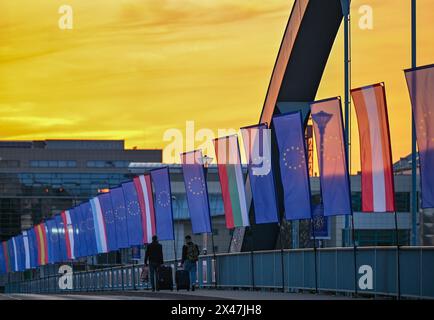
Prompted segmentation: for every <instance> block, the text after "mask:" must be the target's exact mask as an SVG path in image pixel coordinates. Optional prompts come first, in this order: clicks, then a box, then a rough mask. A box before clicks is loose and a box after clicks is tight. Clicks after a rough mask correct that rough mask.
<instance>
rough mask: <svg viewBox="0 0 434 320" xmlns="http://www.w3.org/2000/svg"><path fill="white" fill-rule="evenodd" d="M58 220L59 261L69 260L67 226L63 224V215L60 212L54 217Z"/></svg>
mask: <svg viewBox="0 0 434 320" xmlns="http://www.w3.org/2000/svg"><path fill="white" fill-rule="evenodd" d="M54 221H55V222H56V228H57V231H58V236H59V262H64V261H68V255H67V253H66V252H67V250H66V235H65V226H64V225H63V220H62V216H61V215H60V214H58V215H56V216H55V217H54Z"/></svg>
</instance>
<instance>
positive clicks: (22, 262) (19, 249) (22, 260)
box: [16, 234, 26, 271]
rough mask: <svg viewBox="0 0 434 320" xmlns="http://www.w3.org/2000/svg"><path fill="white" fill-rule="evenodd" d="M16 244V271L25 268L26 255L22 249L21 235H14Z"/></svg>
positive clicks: (22, 240)
mask: <svg viewBox="0 0 434 320" xmlns="http://www.w3.org/2000/svg"><path fill="white" fill-rule="evenodd" d="M16 246H17V258H18V259H17V260H18V271H24V270H26V256H25V251H24V239H23V235H22V234H19V235H17V236H16Z"/></svg>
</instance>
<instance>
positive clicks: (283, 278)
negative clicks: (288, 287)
mask: <svg viewBox="0 0 434 320" xmlns="http://www.w3.org/2000/svg"><path fill="white" fill-rule="evenodd" d="M282 222H283V217H282V219H281V221H280V223H279V229H280V230H279V231H280V263H281V267H282V292H285V261H284V259H283V253H284V252H283V233H282V229H283V228H282V227H283V224H282Z"/></svg>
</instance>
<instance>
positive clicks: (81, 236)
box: [0, 167, 174, 273]
mask: <svg viewBox="0 0 434 320" xmlns="http://www.w3.org/2000/svg"><path fill="white" fill-rule="evenodd" d="M153 190H154V191H155V192H153ZM154 235H157V236H158V238H159V239H160V240H174V230H173V212H172V197H171V189H170V178H169V169H168V167H163V168H158V169H154V170H152V171H150V173H149V174H144V175H139V176H137V177H135V178H134V179H133V180H132V181H128V182H125V183H122V184H121V185H120V186H119V187H115V188H112V189H110V191H109V192H107V193H103V194H100V195H98V196H96V197H94V198H92V199H90V200H89V201H86V202H84V203H81V204H80V205H78V206H75V207H73V208H70V209H69V210H65V211H62V212H61V213H60V214H58V215H55V216H53V217H51V218H50V219H47V220H45V221H44V222H42V223H40V224H38V225H36V226H34V227H33V228H31V229H29V230H26V231H23V232H22V233H21V234H19V235H17V236H15V237H12V238H11V239H9V240H8V241H5V242H2V246H1V248H0V273H7V272H15V271H24V270H26V269H31V268H36V267H38V266H43V265H46V264H52V263H60V262H67V261H72V260H74V259H78V258H81V257H87V256H94V255H97V254H100V253H107V252H111V251H116V250H119V249H123V248H130V247H134V246H138V245H143V244H148V243H151V242H152V236H154Z"/></svg>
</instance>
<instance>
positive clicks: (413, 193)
mask: <svg viewBox="0 0 434 320" xmlns="http://www.w3.org/2000/svg"><path fill="white" fill-rule="evenodd" d="M416 18H417V11H416V0H411V67H412V68H416V67H417V54H416V53H417V42H416V40H417V33H416V27H417V25H416ZM411 118H412V119H411V223H412V230H413V232H412V235H411V244H412V245H413V246H415V245H417V221H416V215H417V210H416V209H417V187H416V182H417V181H416V174H417V158H416V155H417V149H416V127H415V124H414V121H415V119H414V114H413V112H412V113H411Z"/></svg>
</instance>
